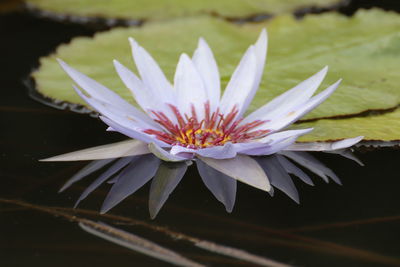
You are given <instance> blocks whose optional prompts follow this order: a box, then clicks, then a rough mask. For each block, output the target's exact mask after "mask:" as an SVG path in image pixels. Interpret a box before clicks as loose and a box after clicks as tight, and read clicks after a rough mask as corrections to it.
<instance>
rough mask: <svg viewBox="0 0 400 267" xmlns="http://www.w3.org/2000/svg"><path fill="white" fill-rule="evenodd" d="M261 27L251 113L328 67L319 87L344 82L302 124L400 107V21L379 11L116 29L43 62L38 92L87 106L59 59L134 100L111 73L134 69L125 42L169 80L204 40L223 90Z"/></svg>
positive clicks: (64, 48)
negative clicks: (262, 62) (264, 41)
mask: <svg viewBox="0 0 400 267" xmlns="http://www.w3.org/2000/svg"><path fill="white" fill-rule="evenodd" d="M263 27H267V28H268V31H269V39H270V45H269V54H268V59H267V66H266V70H265V72H264V77H263V81H262V84H261V87H260V89H259V91H258V92H257V94H256V97H255V99H254V101H253V103H252V105H251V106H250V108H249V111H252V110H254V109H255V108H257V107H260V106H261V105H263V104H264V103H266V102H267V101H269V100H270V99H272V98H273V97H274V96H276V95H278V94H280V93H282V92H284V91H285V90H287V89H289V88H291V87H292V86H294V85H296V84H297V83H298V82H300V81H302V80H303V79H306V78H307V77H309V76H310V75H312V74H313V73H315V72H317V71H318V70H320V69H321V68H322V67H323V66H324V65H329V66H330V72H329V73H328V77H327V78H326V80H325V81H324V83H323V85H322V88H326V86H327V85H328V84H331V83H333V82H335V81H336V80H337V79H339V78H344V81H343V83H342V84H341V86H340V87H339V89H338V90H337V91H336V92H335V93H334V94H333V95H332V96H331V97H330V98H329V99H328V100H327V101H326V102H324V103H323V104H322V105H321V106H320V107H318V108H317V109H316V110H314V111H313V112H311V113H310V114H309V115H307V116H306V117H305V119H316V118H327V117H335V116H348V115H354V114H359V113H361V112H364V111H366V110H383V109H389V108H393V107H395V106H397V105H398V104H399V103H400V88H399V87H400V76H399V75H398V72H399V69H400V31H399V28H400V16H398V15H397V14H394V13H388V12H384V11H380V10H371V11H362V12H358V13H357V14H356V15H355V16H353V17H351V18H348V17H344V16H341V15H339V14H324V15H309V16H307V17H306V18H305V19H303V20H301V21H298V20H295V19H293V18H292V17H291V16H281V17H277V18H275V19H273V20H272V21H270V22H268V23H259V24H245V25H236V24H231V23H229V22H226V21H223V20H219V19H216V18H210V17H202V18H188V19H178V20H174V21H169V22H165V23H162V24H160V23H148V24H146V25H145V26H143V27H141V28H128V29H127V28H119V29H114V30H111V31H109V32H104V33H99V34H97V35H95V37H94V38H88V37H79V38H76V39H74V40H73V41H72V42H71V43H70V44H67V45H61V46H60V47H59V48H58V49H57V51H56V53H55V54H53V55H50V56H49V57H45V58H42V59H41V60H40V62H41V67H40V68H39V70H38V71H36V72H34V73H33V77H34V79H35V80H36V84H37V90H38V91H39V93H41V94H42V95H44V96H46V97H49V98H51V99H54V100H58V101H66V102H69V103H77V104H83V105H84V102H83V101H82V100H81V99H80V98H79V97H78V96H77V95H76V94H75V92H74V91H73V90H72V87H71V83H72V82H71V80H70V79H69V77H68V76H67V75H66V74H65V73H64V72H63V71H62V70H61V68H60V67H59V66H58V64H57V62H56V60H55V58H56V57H59V58H61V59H63V60H65V61H66V62H67V63H69V64H70V65H71V66H73V67H74V68H77V69H78V70H80V71H82V72H83V73H85V74H87V75H89V76H91V77H92V78H94V79H96V80H98V81H99V82H101V83H103V84H105V85H106V86H108V87H109V88H112V89H113V90H115V91H116V92H118V93H119V94H120V95H122V96H123V97H124V98H126V99H128V100H129V101H131V102H133V100H132V97H131V95H130V92H128V90H127V89H126V88H125V86H124V85H123V84H122V82H121V81H120V79H119V78H118V75H117V74H116V73H115V70H114V68H113V64H112V59H114V58H115V59H117V60H119V61H121V62H122V63H124V64H126V65H127V66H129V67H131V68H132V69H134V64H133V62H132V59H131V55H130V54H131V52H130V48H129V44H128V41H127V39H128V37H129V36H132V37H134V38H135V39H136V40H138V41H139V43H140V44H141V45H143V46H144V47H145V48H147V49H148V50H149V51H150V52H151V53H152V54H153V56H154V57H155V59H156V60H157V61H158V62H159V63H160V65H161V67H162V69H163V70H164V71H165V73H166V74H167V76H168V77H169V78H170V79H171V78H172V77H173V73H174V71H175V67H176V63H177V60H178V57H179V54H180V53H182V52H187V53H189V54H191V53H192V52H193V51H194V49H195V47H196V43H197V39H198V37H199V36H203V37H205V38H206V40H207V41H208V42H209V44H210V46H211V47H212V49H213V50H214V53H215V55H216V58H217V61H218V64H219V67H220V73H221V76H222V83H223V85H225V84H226V83H227V81H228V80H229V77H230V75H231V74H232V72H233V70H234V69H235V67H236V65H237V63H238V61H239V59H240V58H241V56H242V54H243V52H244V51H245V49H246V48H247V47H248V45H249V44H251V43H253V42H254V41H255V40H256V38H257V36H258V34H259V32H260V31H261V29H262V28H263Z"/></svg>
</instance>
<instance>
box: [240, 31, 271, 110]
mask: <svg viewBox="0 0 400 267" xmlns="http://www.w3.org/2000/svg"><path fill="white" fill-rule="evenodd" d="M267 46H268V36H267V31H266V29H265V28H264V29H263V30H262V31H261V33H260V36H259V37H258V40H257V42H256V43H255V45H254V53H255V56H256V61H257V69H256V76H255V80H254V83H253V88H252V89H251V91H250V92H249V93H248V95H247V97H246V100H245V101H244V103H243V107H242V109H241V111H240V112H239V115H238V116H239V117H241V116H242V115H243V113H244V112H245V111H246V109H247V107H248V106H249V105H250V103H251V101H252V100H253V98H254V95H255V94H256V92H257V90H258V87H259V86H260V82H261V78H262V74H263V72H264V65H265V60H266V57H267Z"/></svg>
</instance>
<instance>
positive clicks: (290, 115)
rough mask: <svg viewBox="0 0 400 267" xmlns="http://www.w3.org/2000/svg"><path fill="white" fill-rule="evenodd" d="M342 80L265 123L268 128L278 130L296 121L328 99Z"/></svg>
mask: <svg viewBox="0 0 400 267" xmlns="http://www.w3.org/2000/svg"><path fill="white" fill-rule="evenodd" d="M340 82H341V80H339V81H337V82H336V83H334V84H333V85H331V86H329V87H328V88H327V89H325V90H324V91H322V92H321V93H319V94H317V95H315V96H313V97H312V98H311V99H310V100H308V101H307V102H306V103H304V104H301V105H300V106H298V107H296V108H294V109H293V110H289V111H288V112H287V113H285V114H282V116H281V117H276V118H274V120H272V121H271V122H269V123H266V124H264V125H263V127H266V128H267V129H270V130H272V131H278V130H280V129H282V128H285V127H286V126H288V125H290V124H292V123H294V122H295V121H297V120H298V119H300V118H301V117H302V116H304V115H305V114H307V113H308V112H310V111H311V110H313V109H314V108H316V107H317V106H318V105H319V104H321V103H322V102H323V101H325V99H327V98H328V97H329V96H330V95H331V94H332V93H333V92H334V91H335V90H336V88H337V87H338V86H339V84H340Z"/></svg>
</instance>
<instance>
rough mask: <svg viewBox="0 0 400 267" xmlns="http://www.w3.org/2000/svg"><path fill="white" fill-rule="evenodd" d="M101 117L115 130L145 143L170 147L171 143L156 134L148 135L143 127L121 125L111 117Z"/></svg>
mask: <svg viewBox="0 0 400 267" xmlns="http://www.w3.org/2000/svg"><path fill="white" fill-rule="evenodd" d="M100 119H101V120H102V121H103V122H104V123H105V124H107V125H108V126H110V127H111V128H113V129H114V130H115V131H117V132H120V133H122V134H124V135H126V136H128V137H130V138H133V139H138V140H141V141H143V142H145V143H156V144H157V145H159V146H161V147H169V146H170V145H168V144H166V143H164V142H162V141H160V140H158V139H157V138H156V137H155V136H153V135H148V134H146V133H144V132H142V129H139V128H135V127H126V126H124V125H121V124H119V123H117V122H115V121H113V120H111V119H109V118H106V117H104V116H100Z"/></svg>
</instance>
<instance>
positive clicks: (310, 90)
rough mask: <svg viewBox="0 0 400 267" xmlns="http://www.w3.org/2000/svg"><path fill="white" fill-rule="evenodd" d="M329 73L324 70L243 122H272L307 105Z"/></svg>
mask: <svg viewBox="0 0 400 267" xmlns="http://www.w3.org/2000/svg"><path fill="white" fill-rule="evenodd" d="M327 71H328V67H325V68H323V69H322V70H321V71H319V72H318V73H316V74H314V75H313V76H311V77H310V78H308V79H307V80H305V81H303V82H301V83H299V84H298V85H296V86H295V87H293V88H292V89H290V90H289V91H286V92H285V93H283V94H281V95H280V96H278V97H276V98H274V99H273V100H272V101H270V102H268V103H267V104H265V105H264V106H262V107H261V108H259V109H257V110H256V111H254V112H253V113H251V114H250V115H249V116H247V117H246V118H245V119H244V120H243V123H246V122H250V121H254V120H257V119H262V120H271V119H273V118H275V117H279V116H280V115H281V114H284V113H287V112H289V111H290V109H293V108H295V107H297V106H299V105H300V104H303V103H305V102H306V101H308V100H309V99H310V97H311V96H312V95H313V94H314V93H315V91H316V90H317V89H318V87H319V85H320V84H321V82H322V80H323V79H324V78H325V76H326V73H327Z"/></svg>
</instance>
